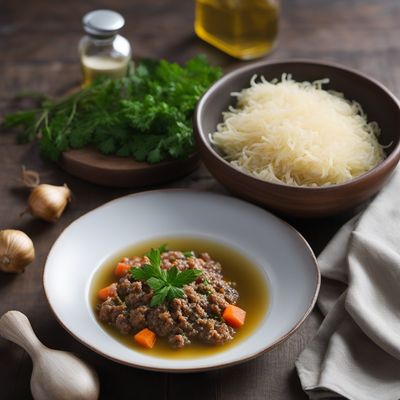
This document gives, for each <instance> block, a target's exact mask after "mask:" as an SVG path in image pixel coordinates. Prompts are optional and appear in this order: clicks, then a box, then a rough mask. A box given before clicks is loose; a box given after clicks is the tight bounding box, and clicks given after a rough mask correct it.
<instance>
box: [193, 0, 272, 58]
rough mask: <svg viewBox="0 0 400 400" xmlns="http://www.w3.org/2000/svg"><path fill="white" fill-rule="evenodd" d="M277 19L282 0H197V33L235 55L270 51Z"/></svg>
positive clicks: (259, 53)
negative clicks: (280, 0)
mask: <svg viewBox="0 0 400 400" xmlns="http://www.w3.org/2000/svg"><path fill="white" fill-rule="evenodd" d="M278 21H279V0H196V14H195V32H196V34H197V36H199V37H200V38H201V39H203V40H205V41H206V42H208V43H210V44H211V45H213V46H215V47H217V48H218V49H220V50H222V51H224V52H225V53H227V54H229V55H231V56H233V57H236V58H240V59H244V60H249V59H253V58H257V57H262V56H264V55H266V54H268V53H269V52H270V51H271V50H272V49H273V47H274V45H275V42H276V37H277V34H278Z"/></svg>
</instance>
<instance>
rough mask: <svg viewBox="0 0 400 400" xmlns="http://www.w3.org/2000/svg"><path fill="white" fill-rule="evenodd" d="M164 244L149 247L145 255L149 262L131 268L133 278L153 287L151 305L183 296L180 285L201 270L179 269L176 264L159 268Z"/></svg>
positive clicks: (198, 273) (197, 274)
mask: <svg viewBox="0 0 400 400" xmlns="http://www.w3.org/2000/svg"><path fill="white" fill-rule="evenodd" d="M165 249H166V248H165V245H163V246H161V247H160V248H158V249H151V250H150V252H148V253H147V254H146V256H147V257H148V258H149V260H150V264H145V265H143V266H142V267H135V268H132V269H131V276H132V278H133V279H136V280H142V281H145V282H146V283H147V284H148V285H149V286H150V287H151V288H152V289H153V298H152V299H151V302H150V305H151V306H152V307H154V306H157V305H160V304H162V303H163V302H164V301H165V299H167V300H169V301H171V300H173V299H175V298H181V297H183V296H184V291H183V289H182V287H183V286H184V285H188V284H189V283H192V282H193V281H194V280H196V278H198V277H199V276H200V275H201V274H202V271H200V270H199V269H186V270H184V271H179V270H178V268H177V267H176V266H173V267H171V268H170V269H169V270H164V269H161V253H163V252H164V251H165Z"/></svg>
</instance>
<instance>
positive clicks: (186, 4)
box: [0, 0, 400, 400]
mask: <svg viewBox="0 0 400 400" xmlns="http://www.w3.org/2000/svg"><path fill="white" fill-rule="evenodd" d="M193 3H194V2H193V1H189V0H185V1H183V0H151V1H149V0H135V1H123V0H115V1H113V2H112V6H113V8H114V9H116V10H117V11H120V12H121V13H122V14H123V15H124V16H125V17H126V21H127V26H126V29H125V30H124V34H125V36H127V37H128V38H129V39H130V41H131V42H132V44H133V49H134V54H135V56H136V57H142V56H147V57H164V58H167V59H169V60H174V61H184V60H186V59H187V58H189V57H191V56H194V55H195V54H197V53H199V52H202V53H205V54H207V55H208V57H209V60H210V61H211V63H213V64H218V65H221V66H223V67H226V68H230V67H234V66H238V65H241V64H243V63H242V62H240V61H237V60H234V59H231V58H230V57H228V56H226V55H224V54H222V53H220V52H219V51H217V50H215V49H213V48H211V47H210V46H208V45H206V44H205V43H203V42H201V41H200V40H198V39H197V38H196V37H195V35H194V33H193ZM284 3H285V4H284V11H283V17H282V24H281V32H280V38H279V46H278V48H277V50H276V51H275V52H274V53H273V54H272V55H271V56H270V59H283V58H286V59H287V58H295V57H298V58H299V57H301V58H313V59H318V60H327V61H337V62H340V63H343V64H345V65H348V66H351V67H355V68H358V69H359V70H361V71H363V72H366V73H368V74H370V75H371V76H373V77H375V78H376V79H378V80H380V81H381V82H383V83H384V84H385V85H387V86H388V87H389V89H391V90H392V91H394V93H396V94H400V22H399V21H400V2H399V1H398V0H352V1H350V0H330V1H326V0H287V1H285V2H284ZM109 5H110V3H107V2H104V1H100V0H94V1H91V2H86V1H85V2H83V1H82V2H80V1H78V0H69V1H68V2H55V1H51V0H35V1H33V0H31V1H29V0H13V1H7V2H6V1H4V2H1V5H0V77H1V79H0V107H1V110H2V112H5V111H7V110H10V109H11V108H12V102H11V101H10V99H11V98H12V97H13V96H14V95H15V94H16V93H17V92H19V91H21V90H39V91H44V92H47V93H51V94H57V93H62V92H63V91H65V90H67V89H68V88H70V87H72V86H73V85H74V84H77V83H78V82H79V80H80V71H79V64H78V58H77V43H78V41H79V38H80V36H81V35H82V30H81V23H80V18H81V16H82V15H83V14H84V13H86V12H87V11H89V10H91V9H95V8H104V7H108V6H109ZM22 164H24V165H26V166H27V167H28V168H32V169H36V170H38V171H39V172H40V174H41V177H42V180H43V181H44V182H48V183H54V184H62V183H64V182H66V183H67V184H68V185H69V187H70V188H72V190H73V192H74V194H75V200H74V202H73V203H72V204H71V206H70V207H69V209H68V211H67V212H66V213H65V215H64V216H63V217H62V219H61V220H60V221H59V222H58V223H57V224H54V225H49V224H47V223H45V222H42V221H38V220H34V219H31V218H30V217H29V216H24V217H19V214H20V212H21V211H22V210H23V209H24V208H25V206H26V199H27V192H26V191H25V190H24V189H22V188H21V185H20V183H19V182H18V177H19V173H20V168H21V165H22ZM169 186H170V187H197V188H202V189H207V190H212V191H220V192H223V191H224V190H223V188H222V187H221V186H220V185H218V184H217V183H216V182H215V181H214V180H213V179H212V178H211V177H210V175H209V174H208V172H207V171H206V169H205V168H204V167H202V168H200V169H199V170H198V171H197V172H195V173H193V174H192V175H191V176H189V177H187V178H186V179H184V180H181V181H178V182H175V183H174V184H172V185H169ZM130 192H131V191H129V190H117V189H107V188H103V187H98V186H95V185H91V184H88V183H85V182H82V181H79V180H78V179H75V178H73V177H72V176H69V175H68V174H66V173H64V172H63V171H61V170H60V169H59V168H58V167H57V166H56V165H54V164H52V163H49V162H45V161H43V160H42V159H41V158H40V157H39V155H38V151H37V147H36V146H35V145H24V146H18V145H16V144H15V137H14V135H12V134H9V133H2V134H1V135H0V228H17V229H22V230H24V231H25V232H27V233H28V234H29V235H30V236H31V237H32V238H33V240H34V242H35V246H36V251H37V258H36V260H35V262H34V263H33V264H32V265H30V266H29V267H28V269H27V271H26V272H25V273H24V274H23V275H21V276H9V275H4V274H2V275H1V276H0V314H2V313H3V312H5V311H8V310H10V309H17V310H21V311H23V312H24V313H26V314H27V315H28V317H29V318H30V319H31V321H32V325H33V327H34V329H35V331H36V332H37V334H38V336H39V338H40V339H41V340H42V341H43V342H44V343H45V344H46V345H48V346H50V347H54V348H59V349H63V350H69V351H73V352H75V353H77V354H79V356H80V357H82V358H83V359H84V360H86V361H88V362H90V363H91V364H92V365H93V366H94V367H95V368H96V369H97V371H98V372H99V374H100V379H101V398H102V399H128V398H135V399H137V400H139V399H146V400H149V399H151V400H152V399H174V400H175V399H176V400H179V399H187V398H190V399H191V400H196V399H202V400H203V399H226V400H228V399H229V400H241V399H248V400H258V399H260V400H261V399H272V400H290V399H296V400H298V399H306V398H307V396H305V395H304V393H303V392H302V390H301V387H300V383H299V380H298V378H297V375H296V372H295V369H294V361H295V359H296V357H297V355H298V354H299V353H300V352H301V350H302V349H303V348H304V347H305V346H306V345H307V343H308V342H309V341H310V340H311V339H312V337H313V335H314V334H315V332H316V330H317V328H318V326H319V324H320V322H321V315H320V313H319V312H318V311H317V310H315V311H314V312H313V313H312V315H311V316H310V317H309V318H308V319H307V321H306V322H305V323H304V325H303V326H302V327H301V328H300V329H299V330H298V331H297V332H296V333H295V334H294V335H293V336H292V337H291V338H290V339H289V340H287V341H286V342H285V343H284V344H282V345H280V346H279V347H278V348H276V349H274V350H273V351H271V352H270V353H268V354H265V355H263V356H261V357H259V358H257V359H255V360H253V361H250V362H248V363H245V364H243V365H238V366H235V367H231V368H228V369H221V370H217V371H213V372H208V373H196V374H190V375H185V376H182V375H175V374H163V373H155V372H146V371H142V370H138V369H134V368H128V367H126V366H122V365H119V364H116V363H114V362H111V361H109V360H107V359H105V358H103V357H101V356H99V355H97V354H95V353H93V352H92V351H90V350H88V349H87V348H86V347H84V346H83V345H81V344H80V343H78V342H77V341H76V340H74V339H73V338H72V337H71V336H70V335H69V334H68V333H67V332H66V331H64V329H62V328H61V326H60V325H59V324H58V323H57V321H56V320H55V318H54V317H53V315H52V313H51V312H50V309H49V306H48V304H47V301H46V299H45V296H44V292H43V286H42V273H43V267H44V263H45V260H46V256H47V254H48V252H49V250H50V247H51V246H52V244H53V243H54V241H55V239H56V238H57V237H58V235H59V234H60V233H61V232H62V230H63V229H64V228H65V227H66V226H67V225H69V224H70V223H71V222H72V221H74V220H75V219H76V218H78V217H79V216H81V215H82V214H84V213H86V212H87V211H89V210H92V209H93V208H95V207H97V206H99V205H101V204H103V203H105V202H107V201H109V200H111V199H114V198H116V197H119V196H122V195H124V194H126V193H130ZM348 218H349V215H342V216H338V217H335V218H330V219H323V220H318V221H289V222H291V223H292V224H293V225H295V226H296V227H297V228H298V229H299V230H300V231H301V232H302V233H303V234H304V235H305V237H306V238H307V239H308V240H309V241H310V243H311V246H312V247H313V249H314V250H315V252H316V253H319V252H320V251H321V249H322V248H323V247H324V245H325V244H326V243H327V241H328V240H329V239H330V237H331V236H332V235H333V234H334V233H335V231H336V230H337V229H338V227H339V226H340V225H341V224H342V223H343V222H344V221H346V220H347V219H348ZM31 367H32V366H31V362H30V361H29V358H28V356H27V355H26V353H25V352H24V351H22V350H21V349H20V348H19V347H17V346H16V345H14V344H11V343H10V342H7V341H5V340H2V339H0V388H1V389H0V390H1V395H0V397H1V399H2V400H10V399H18V400H23V399H29V398H31V396H30V390H29V379H30V374H31Z"/></svg>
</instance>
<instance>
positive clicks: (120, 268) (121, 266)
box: [114, 262, 131, 278]
mask: <svg viewBox="0 0 400 400" xmlns="http://www.w3.org/2000/svg"><path fill="white" fill-rule="evenodd" d="M130 269H131V266H130V265H129V264H125V263H122V262H120V263H118V265H117V267H116V268H115V270H114V275H116V276H118V277H120V278H121V276H124V275H125V274H126V273H127V272H128V271H129V270H130Z"/></svg>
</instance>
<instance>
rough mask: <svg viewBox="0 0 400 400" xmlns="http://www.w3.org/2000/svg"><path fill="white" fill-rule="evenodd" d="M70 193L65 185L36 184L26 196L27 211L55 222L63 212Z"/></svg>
mask: <svg viewBox="0 0 400 400" xmlns="http://www.w3.org/2000/svg"><path fill="white" fill-rule="evenodd" d="M71 195H72V193H71V191H70V190H69V188H68V186H67V185H64V186H53V185H47V184H41V185H38V186H36V187H35V188H34V189H33V190H32V192H31V194H30V196H29V198H28V211H29V212H30V213H31V214H32V215H33V216H34V217H38V218H41V219H44V220H45V221H48V222H55V221H57V220H58V219H59V218H60V216H61V214H62V213H63V212H64V210H65V207H66V206H67V204H68V202H69V201H70V200H71Z"/></svg>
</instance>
